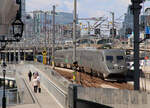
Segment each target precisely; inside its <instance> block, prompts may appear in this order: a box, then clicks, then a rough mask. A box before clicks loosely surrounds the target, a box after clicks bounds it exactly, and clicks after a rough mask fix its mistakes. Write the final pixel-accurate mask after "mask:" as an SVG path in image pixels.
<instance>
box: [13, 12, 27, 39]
mask: <svg viewBox="0 0 150 108" xmlns="http://www.w3.org/2000/svg"><path fill="white" fill-rule="evenodd" d="M12 27H13V35H14V38H15V39H16V41H20V39H21V38H22V35H23V27H24V23H23V22H22V20H21V18H20V17H19V12H17V16H16V19H15V21H14V22H13V23H12Z"/></svg>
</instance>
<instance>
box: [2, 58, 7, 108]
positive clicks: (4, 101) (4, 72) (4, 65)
mask: <svg viewBox="0 0 150 108" xmlns="http://www.w3.org/2000/svg"><path fill="white" fill-rule="evenodd" d="M6 67H7V65H6V63H5V61H3V63H2V68H3V77H4V80H3V86H4V87H3V99H2V108H6V97H5V75H6Z"/></svg>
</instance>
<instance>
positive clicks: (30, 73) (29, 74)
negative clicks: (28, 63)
mask: <svg viewBox="0 0 150 108" xmlns="http://www.w3.org/2000/svg"><path fill="white" fill-rule="evenodd" d="M28 77H29V81H30V82H31V78H32V72H31V70H30V71H29V73H28Z"/></svg>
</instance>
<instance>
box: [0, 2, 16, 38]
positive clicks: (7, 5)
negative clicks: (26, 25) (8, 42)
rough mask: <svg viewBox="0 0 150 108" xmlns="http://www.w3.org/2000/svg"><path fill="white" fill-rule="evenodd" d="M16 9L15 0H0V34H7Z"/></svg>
mask: <svg viewBox="0 0 150 108" xmlns="http://www.w3.org/2000/svg"><path fill="white" fill-rule="evenodd" d="M18 9H19V6H18V5H17V4H16V0H0V36H7V35H9V33H10V27H11V23H12V22H13V21H14V19H15V17H16V13H17V10H18Z"/></svg>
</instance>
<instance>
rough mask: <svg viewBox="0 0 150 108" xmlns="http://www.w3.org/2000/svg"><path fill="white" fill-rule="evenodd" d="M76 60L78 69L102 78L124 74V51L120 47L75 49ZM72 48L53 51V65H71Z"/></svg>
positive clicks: (125, 68)
mask: <svg viewBox="0 0 150 108" xmlns="http://www.w3.org/2000/svg"><path fill="white" fill-rule="evenodd" d="M76 54H77V55H76V56H77V57H76V60H77V61H78V66H79V67H80V69H83V70H84V71H86V72H88V73H92V74H96V75H97V76H100V77H103V78H111V77H113V76H118V75H123V76H124V75H126V72H127V70H128V69H127V66H126V61H125V51H124V50H121V49H101V50H97V49H77V53H76ZM72 58H73V50H72V49H68V50H58V51H56V52H55V63H56V64H55V65H56V66H60V67H66V68H72V67H73V60H72Z"/></svg>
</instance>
